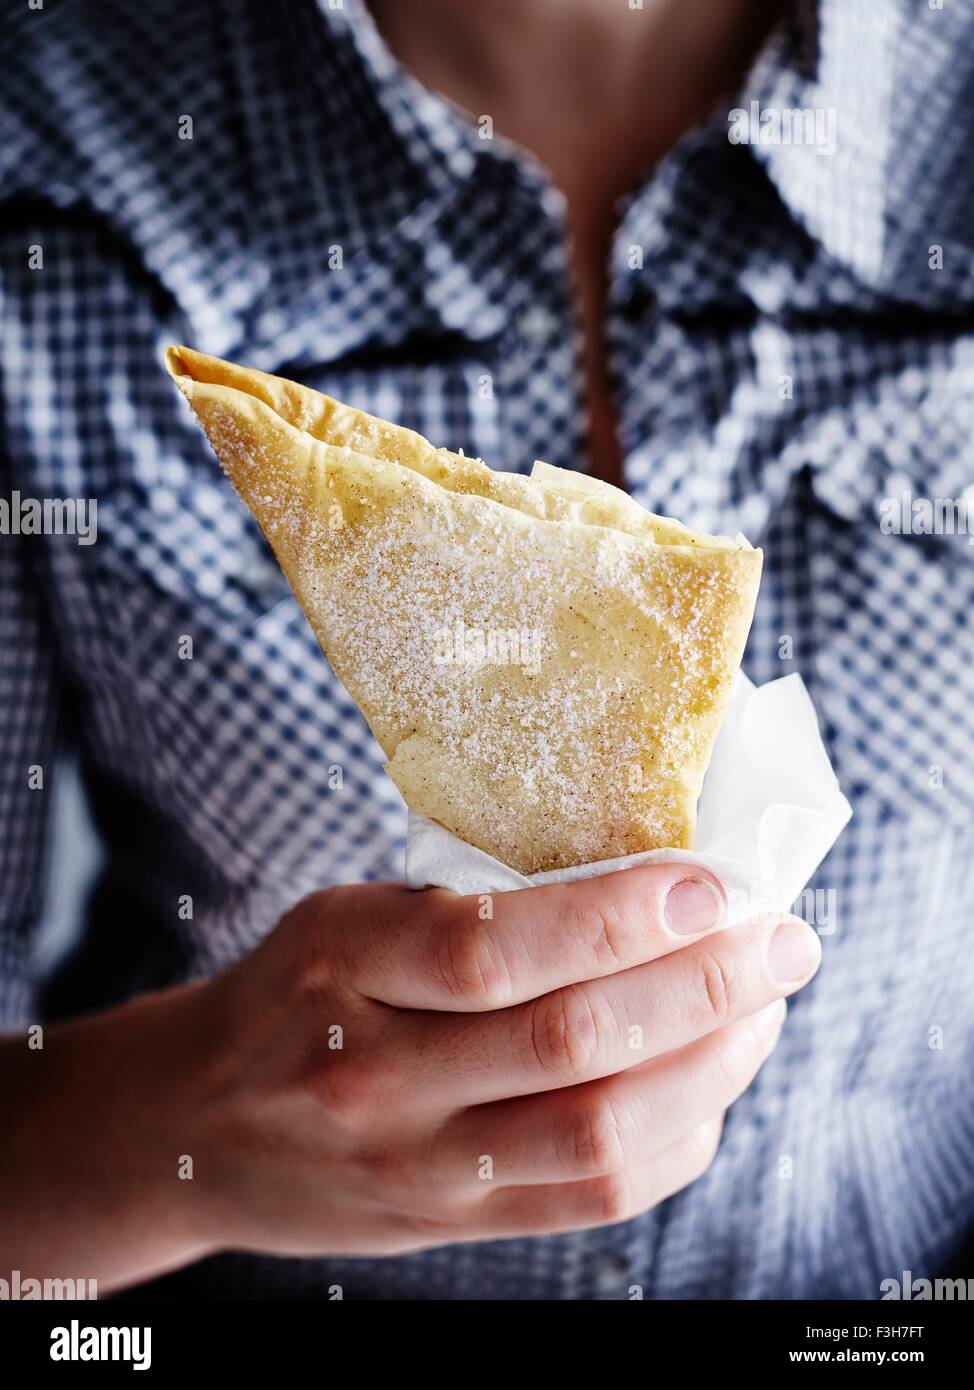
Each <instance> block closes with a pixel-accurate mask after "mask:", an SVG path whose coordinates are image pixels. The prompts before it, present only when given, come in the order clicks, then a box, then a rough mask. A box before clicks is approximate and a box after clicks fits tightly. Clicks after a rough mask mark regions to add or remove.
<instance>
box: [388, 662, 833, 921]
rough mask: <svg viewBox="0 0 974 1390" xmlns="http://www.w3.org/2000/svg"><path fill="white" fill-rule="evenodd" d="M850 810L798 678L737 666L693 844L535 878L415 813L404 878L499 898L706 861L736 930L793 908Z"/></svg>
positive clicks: (421, 885) (418, 884)
mask: <svg viewBox="0 0 974 1390" xmlns="http://www.w3.org/2000/svg"><path fill="white" fill-rule="evenodd" d="M851 815H852V807H851V806H850V805H849V803H848V801H847V800H846V798H845V797H844V796H843V795H842V792H841V790H840V788H839V783H838V780H837V779H836V776H835V773H834V772H833V771H832V765H831V763H830V762H829V758H828V754H827V753H826V751H825V747H824V745H823V743H822V740H821V737H820V736H819V731H818V720H817V718H816V715H815V708H814V706H813V705H812V701H811V699H810V697H809V694H808V691H807V690H806V689H805V684H804V682H803V681H802V678H801V676H799V675H790V676H784V677H782V679H781V680H776V681H770V682H769V683H768V684H767V685H762V686H760V687H759V686H755V685H753V684H752V683H751V681H749V680H748V679H747V677H746V676H745V675H744V674H743V673H742V672H741V673H738V676H737V680H736V682H735V685H734V690H733V692H732V694H731V699H730V704H729V706H728V710H727V715H726V717H725V719H724V723H723V725H722V726H721V730H720V734H719V735H718V737H717V741H716V743H715V744H714V751H713V757H712V758H711V762H710V767H709V769H708V771H707V776H706V778H705V780H704V785H703V791H702V792H701V794H700V803H699V806H698V808H697V833H696V843H695V846H694V848H693V849H692V850H680V849H654V850H647V851H646V852H645V853H643V854H630V855H627V856H625V857H624V858H622V859H604V860H600V861H599V862H598V863H595V864H579V865H577V866H576V867H574V868H571V869H557V870H553V871H551V872H549V873H543V874H532V875H530V876H528V875H525V874H519V873H517V872H516V871H515V870H514V869H509V868H508V867H507V865H506V864H502V863H501V862H500V861H499V860H497V859H494V858H492V856H491V855H489V854H485V853H484V851H483V850H479V849H475V848H474V847H473V845H468V844H467V843H466V841H465V840H461V839H460V838H459V837H458V836H456V835H454V834H452V833H451V831H449V830H445V829H444V828H443V827H442V826H441V825H437V824H436V823H435V822H433V821H430V820H427V819H426V818H425V817H423V816H414V815H412V813H410V817H409V829H408V832H407V837H406V882H407V883H408V884H409V885H410V886H411V887H413V888H424V887H432V886H435V887H439V888H452V889H453V890H454V892H457V893H504V892H508V891H509V890H511V889H514V888H533V887H539V886H540V885H541V884H545V883H570V882H571V881H572V880H574V879H578V878H594V877H597V876H599V875H601V874H609V873H614V872H615V871H616V870H617V869H629V868H632V867H634V866H635V865H636V864H672V863H683V864H699V865H702V866H704V867H705V868H707V869H710V870H711V872H712V873H714V874H716V876H717V877H718V878H719V879H720V881H721V882H722V883H723V885H724V887H725V889H726V890H727V895H728V910H727V915H726V917H725V919H724V921H725V925H730V924H731V923H733V922H738V921H743V920H745V919H746V918H748V917H754V916H757V915H758V914H760V913H764V912H786V911H788V910H789V909H790V908H791V906H792V905H793V904H794V902H795V901H796V899H797V898H798V897H799V895H800V894H801V891H802V889H803V888H804V887H805V885H806V884H807V883H808V880H809V879H810V878H811V876H812V874H813V873H814V872H815V870H816V869H817V868H818V866H819V864H820V863H821V862H822V860H823V859H824V858H825V856H826V854H827V853H828V851H829V850H830V849H831V847H832V845H833V844H834V843H835V841H836V840H837V839H838V837H839V835H840V833H841V831H842V829H843V827H844V826H845V825H846V823H847V822H848V820H849V818H850V816H851Z"/></svg>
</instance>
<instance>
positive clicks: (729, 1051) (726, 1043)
mask: <svg viewBox="0 0 974 1390" xmlns="http://www.w3.org/2000/svg"><path fill="white" fill-rule="evenodd" d="M748 1032H749V1033H750V1032H751V1030H748ZM757 1063H758V1048H757V1040H756V1038H754V1037H753V1036H749V1037H746V1038H741V1037H718V1038H716V1039H715V1041H714V1051H713V1065H714V1069H715V1071H716V1079H717V1083H718V1088H719V1090H720V1092H721V1094H722V1095H726V1096H727V1097H728V1099H732V1098H733V1097H735V1096H737V1095H739V1094H740V1092H741V1091H742V1090H743V1089H744V1087H745V1086H746V1085H747V1083H748V1081H749V1080H750V1078H751V1076H752V1075H753V1073H754V1070H755V1068H756V1066H757Z"/></svg>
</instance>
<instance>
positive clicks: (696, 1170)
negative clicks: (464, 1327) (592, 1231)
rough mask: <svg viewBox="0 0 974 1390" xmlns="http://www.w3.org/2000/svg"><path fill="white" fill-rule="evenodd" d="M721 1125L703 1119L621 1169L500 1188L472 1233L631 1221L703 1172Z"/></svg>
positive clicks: (541, 1231)
mask: <svg viewBox="0 0 974 1390" xmlns="http://www.w3.org/2000/svg"><path fill="white" fill-rule="evenodd" d="M722 1128H723V1117H722V1116H720V1117H717V1118H716V1119H711V1120H707V1121H706V1123H705V1124H703V1125H701V1126H700V1127H699V1128H698V1129H696V1130H694V1131H693V1132H692V1133H691V1134H688V1135H686V1136H685V1137H684V1138H682V1139H678V1140H677V1142H676V1143H675V1144H671V1145H670V1147H669V1148H667V1149H664V1150H663V1151H662V1153H659V1154H656V1155H655V1156H654V1157H653V1158H650V1159H647V1160H646V1161H645V1162H644V1163H641V1164H639V1165H638V1166H637V1167H636V1168H634V1169H630V1170H627V1171H624V1172H621V1173H609V1174H606V1175H605V1176H602V1177H597V1178H588V1179H586V1180H585V1181H583V1182H568V1183H554V1184H552V1185H551V1186H549V1187H509V1188H500V1189H498V1190H497V1191H496V1192H494V1193H492V1194H491V1196H489V1197H488V1199H487V1201H486V1202H485V1203H484V1204H483V1207H482V1209H481V1211H480V1213H479V1214H478V1217H477V1218H475V1219H474V1221H473V1223H472V1224H473V1226H474V1230H475V1232H476V1236H479V1237H480V1238H485V1239H490V1238H494V1239H498V1238H505V1237H510V1236H520V1235H551V1234H554V1233H556V1232H559V1231H577V1230H587V1229H588V1228H589V1227H592V1226H611V1225H614V1224H615V1223H616V1222H619V1221H631V1220H632V1219H633V1217H635V1216H639V1215H641V1214H642V1213H643V1212H645V1211H649V1209H650V1208H651V1207H655V1206H656V1205H658V1203H660V1202H662V1201H664V1200H665V1199H666V1198H667V1197H671V1196H672V1195H673V1193H674V1192H679V1191H680V1190H681V1188H684V1187H686V1186H688V1184H689V1183H691V1182H695V1181H696V1180H697V1178H699V1177H701V1176H702V1175H703V1174H704V1173H705V1172H706V1171H707V1169H708V1168H709V1167H710V1165H711V1163H712V1162H713V1160H714V1158H715V1157H716V1154H717V1149H718V1148H719V1146H720V1136H721V1131H722ZM475 1238H476V1237H475Z"/></svg>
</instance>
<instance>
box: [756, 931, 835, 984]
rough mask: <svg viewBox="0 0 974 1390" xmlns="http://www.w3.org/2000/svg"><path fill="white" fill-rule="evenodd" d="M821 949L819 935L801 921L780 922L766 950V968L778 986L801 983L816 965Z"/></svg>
mask: <svg viewBox="0 0 974 1390" xmlns="http://www.w3.org/2000/svg"><path fill="white" fill-rule="evenodd" d="M821 956H822V946H821V943H820V942H819V939H818V936H817V935H816V934H815V932H813V931H812V929H811V927H809V926H807V925H806V924H805V923H804V922H799V921H795V920H792V921H788V922H782V923H781V925H780V927H778V929H777V931H776V932H775V934H774V936H773V937H772V938H771V944H770V946H769V947H768V969H769V970H770V972H771V978H772V979H773V980H775V981H777V983H778V984H779V985H793V984H797V983H798V982H799V981H801V980H804V979H805V978H806V977H807V976H808V975H810V974H811V973H812V971H813V970H814V969H815V967H816V966H817V965H818V963H819V960H820V959H821Z"/></svg>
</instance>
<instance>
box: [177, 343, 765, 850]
mask: <svg viewBox="0 0 974 1390" xmlns="http://www.w3.org/2000/svg"><path fill="white" fill-rule="evenodd" d="M167 366H168V368H169V371H170V373H171V374H172V376H173V377H174V379H175V381H176V383H177V385H178V386H179V388H180V390H181V391H182V392H183V393H184V395H185V396H186V397H187V399H188V400H189V402H190V405H191V406H192V408H193V410H194V411H195V413H196V416H197V418H198V419H199V422H200V424H201V425H202V426H203V428H204V430H205V431H206V433H207V435H208V437H209V440H210V443H211V444H212V446H213V448H214V450H215V451H216V454H217V456H218V458H219V459H220V462H221V463H222V465H223V467H224V469H225V470H226V472H227V473H228V475H229V476H230V479H231V480H232V482H233V483H234V485H235V487H236V488H237V490H238V491H239V493H240V495H241V496H242V497H243V499H244V501H245V502H246V503H247V505H248V507H249V508H250V509H251V511H252V512H253V513H254V515H255V517H256V518H257V520H258V522H259V523H260V525H261V528H262V529H263V531H264V534H265V535H266V537H267V539H268V540H269V542H270V544H271V545H272V547H273V549H274V552H275V554H276V555H277V558H278V561H279V563H280V564H281V567H282V568H283V570H284V572H285V574H286V575H287V577H288V580H289V581H290V584H291V587H292V588H293V590H294V592H295V594H296V596H297V598H298V601H299V603H300V604H301V606H302V608H303V610H304V612H305V614H306V616H307V618H308V621H309V622H310V624H311V627H312V628H313V630H314V632H315V634H316V636H317V638H318V640H319V642H320V643H321V646H322V648H323V650H324V652H325V654H326V655H327V657H328V659H329V661H330V662H331V664H332V666H333V667H334V669H335V671H336V672H337V673H338V675H339V677H340V678H341V679H342V681H343V682H344V684H345V686H346V687H347V689H348V690H349V692H350V694H351V695H352V698H353V699H354V700H355V702H356V704H357V705H358V707H359V708H360V709H361V711H362V713H363V714H364V716H365V718H366V719H367V720H368V723H369V726H370V728H371V730H372V732H373V734H374V735H375V737H376V739H377V740H378V742H379V744H380V745H381V747H382V750H383V753H384V754H385V757H386V759H387V760H388V762H387V768H388V772H389V775H390V776H391V777H392V779H393V781H394V782H395V783H396V785H397V786H398V788H399V790H400V791H401V792H402V794H403V796H404V798H405V800H406V802H407V804H408V805H409V806H410V807H411V809H412V810H413V811H414V812H417V813H418V814H421V815H424V816H428V817H430V818H431V819H433V820H435V821H438V822H440V824H442V825H444V826H446V827H447V829H449V830H452V831H453V832H455V833H456V834H457V835H459V836H460V837H461V838H462V839H464V840H466V841H468V842H469V843H470V844H472V845H475V846H477V847H478V848H479V849H482V850H485V851H486V852H487V853H488V854H492V855H494V856H495V857H496V858H497V859H500V860H502V861H503V862H504V863H506V864H508V865H510V866H511V867H512V868H514V869H517V870H518V871H520V872H522V873H526V874H531V873H536V872H539V871H541V870H545V869H558V868H564V867H568V866H571V865H576V864H582V863H590V862H594V861H596V860H601V859H609V858H614V857H616V856H621V855H627V854H634V853H636V852H638V851H640V850H647V849H656V848H663V847H675V848H692V845H693V831H694V820H695V814H696V803H697V798H698V796H699V794H700V788H701V785H702V782H703V777H704V773H705V772H706V769H707V764H708V762H709V759H710V753H711V749H712V747H713V743H714V739H715V738H716V736H717V732H718V729H719V727H720V723H721V719H722V717H723V714H724V711H725V709H726V706H727V701H728V698H729V696H730V690H731V685H732V682H733V680H734V676H735V673H736V671H737V668H738V665H739V663H740V659H741V654H742V651H743V648H744V643H745V640H746V637H747V633H748V628H749V626H750V622H751V618H752V615H753V611H754V603H755V599H756V596H757V589H758V583H759V580H760V574H761V560H762V556H761V552H760V551H759V550H755V549H753V548H752V547H751V546H749V545H748V543H747V542H746V541H745V540H744V539H743V538H740V537H739V538H738V540H736V541H732V540H728V539H725V538H721V537H713V536H704V535H699V534H696V533H694V532H691V531H689V530H687V528H686V527H684V526H682V525H681V524H680V523H679V522H677V521H672V520H669V519H667V518H665V517H659V516H654V515H652V514H651V513H649V512H647V511H645V510H644V509H643V508H642V507H640V506H639V505H638V503H636V502H635V501H633V499H632V498H630V497H629V496H628V495H627V494H626V493H624V492H621V491H620V490H619V489H617V488H614V487H611V486H609V485H608V484H606V483H601V482H598V481H597V480H595V479H592V478H589V477H586V476H585V475H582V474H578V473H574V472H570V471H568V470H564V469H559V468H552V467H550V466H549V465H548V464H543V463H536V464H535V465H534V470H533V472H532V474H531V476H530V478H528V477H524V476H523V475H520V474H513V473H502V472H494V471H493V470H492V469H490V468H488V467H487V466H486V465H485V464H484V463H482V462H481V461H480V460H479V459H473V458H467V457H464V456H463V455H462V454H453V453H449V452H447V451H446V450H444V449H436V448H434V447H433V445H432V444H430V443H428V442H427V441H426V440H425V439H423V438H422V437H421V436H420V435H418V434H415V433H414V432H413V431H411V430H407V429H403V428H400V427H399V426H396V425H392V424H388V423H386V422H385V421H383V420H379V419H376V418H375V417H373V416H370V415H366V414H364V413H363V412H361V411H358V410H355V409H353V408H352V407H351V406H347V405H342V404H341V403H340V402H338V401H335V400H332V399H331V398H330V397H328V396H324V395H322V394H320V393H319V392H317V391H312V390H310V389H308V388H307V387H303V386H299V385H297V384H295V383H294V382H290V381H285V380H284V379H282V378H280V377H274V376H268V375H266V374H265V373H263V372H258V371H252V370H249V369H247V368H244V367H240V366H236V365H234V364H233V363H230V362H224V361H221V360H220V359H218V358H215V357H207V356H205V355H204V354H202V353H199V352H194V351H192V350H190V349H189V348H184V347H172V348H170V349H169V352H168V354H167Z"/></svg>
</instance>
